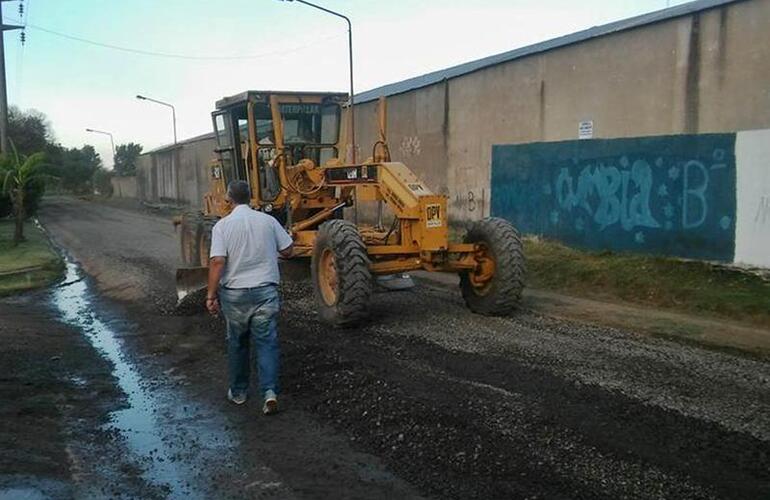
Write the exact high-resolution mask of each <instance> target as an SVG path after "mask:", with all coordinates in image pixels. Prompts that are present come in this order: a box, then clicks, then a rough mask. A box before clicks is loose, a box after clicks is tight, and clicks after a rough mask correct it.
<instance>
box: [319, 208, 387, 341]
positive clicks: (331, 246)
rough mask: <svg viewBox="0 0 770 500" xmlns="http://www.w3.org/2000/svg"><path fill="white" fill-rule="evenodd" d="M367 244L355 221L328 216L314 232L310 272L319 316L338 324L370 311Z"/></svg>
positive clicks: (344, 324)
mask: <svg viewBox="0 0 770 500" xmlns="http://www.w3.org/2000/svg"><path fill="white" fill-rule="evenodd" d="M369 264H370V262H369V256H368V255H367V253H366V245H365V244H364V242H363V240H362V239H361V235H360V234H359V233H358V228H357V227H356V226H355V224H353V223H351V222H348V221H345V220H330V221H327V222H325V223H324V224H322V225H321V227H320V228H319V229H318V234H317V235H316V240H315V247H314V248H313V258H312V262H311V266H310V269H311V276H312V280H313V286H314V295H315V300H316V304H317V306H318V313H319V316H320V317H321V320H323V321H324V322H326V323H328V324H330V325H332V326H335V327H340V328H349V327H353V326H356V325H358V324H360V323H361V321H363V320H364V319H366V318H367V317H368V315H369V300H370V298H371V295H372V275H371V271H370V270H369Z"/></svg>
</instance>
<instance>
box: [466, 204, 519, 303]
mask: <svg viewBox="0 0 770 500" xmlns="http://www.w3.org/2000/svg"><path fill="white" fill-rule="evenodd" d="M465 243H476V244H479V245H480V247H481V250H480V251H479V252H478V253H477V255H476V260H477V261H478V262H479V264H480V265H479V268H478V269H477V270H476V271H466V272H463V273H460V288H461V289H462V294H463V298H464V299H465V303H466V304H467V305H468V308H469V309H470V310H471V311H473V312H475V313H477V314H484V315H487V316H503V315H507V314H510V313H511V312H513V310H515V309H516V307H517V306H518V305H519V303H520V302H521V292H522V290H523V289H524V276H525V273H526V269H525V268H526V266H525V260H524V249H523V246H522V244H521V237H520V236H519V232H518V231H516V228H514V227H513V225H511V224H510V223H509V222H508V221H506V220H504V219H500V218H497V217H489V218H487V219H483V220H480V221H478V222H475V223H474V224H473V225H472V226H471V227H470V228H469V229H468V233H467V234H466V236H465Z"/></svg>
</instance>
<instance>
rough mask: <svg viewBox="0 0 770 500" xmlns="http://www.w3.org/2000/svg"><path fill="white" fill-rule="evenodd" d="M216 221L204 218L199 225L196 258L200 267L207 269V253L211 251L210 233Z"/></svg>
mask: <svg viewBox="0 0 770 500" xmlns="http://www.w3.org/2000/svg"><path fill="white" fill-rule="evenodd" d="M216 223H217V221H216V219H210V218H208V217H207V218H204V219H203V221H202V223H201V229H200V232H199V233H198V256H199V259H200V265H201V266H202V267H208V265H209V252H210V251H211V231H212V230H213V229H214V224H216Z"/></svg>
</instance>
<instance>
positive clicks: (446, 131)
mask: <svg viewBox="0 0 770 500" xmlns="http://www.w3.org/2000/svg"><path fill="white" fill-rule="evenodd" d="M441 133H442V135H443V136H444V150H445V151H446V150H447V147H448V144H449V80H448V79H447V78H444V123H443V124H442V125H441Z"/></svg>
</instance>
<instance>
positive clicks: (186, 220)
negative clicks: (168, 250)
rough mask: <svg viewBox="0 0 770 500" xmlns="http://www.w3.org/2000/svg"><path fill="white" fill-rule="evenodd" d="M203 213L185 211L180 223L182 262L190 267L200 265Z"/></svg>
mask: <svg viewBox="0 0 770 500" xmlns="http://www.w3.org/2000/svg"><path fill="white" fill-rule="evenodd" d="M202 223H203V214H202V213H200V212H185V213H184V214H182V223H181V224H180V225H179V249H180V255H181V258H182V264H183V265H185V266H189V267H195V266H199V265H200V250H199V246H200V243H199V239H200V232H201V224H202Z"/></svg>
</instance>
